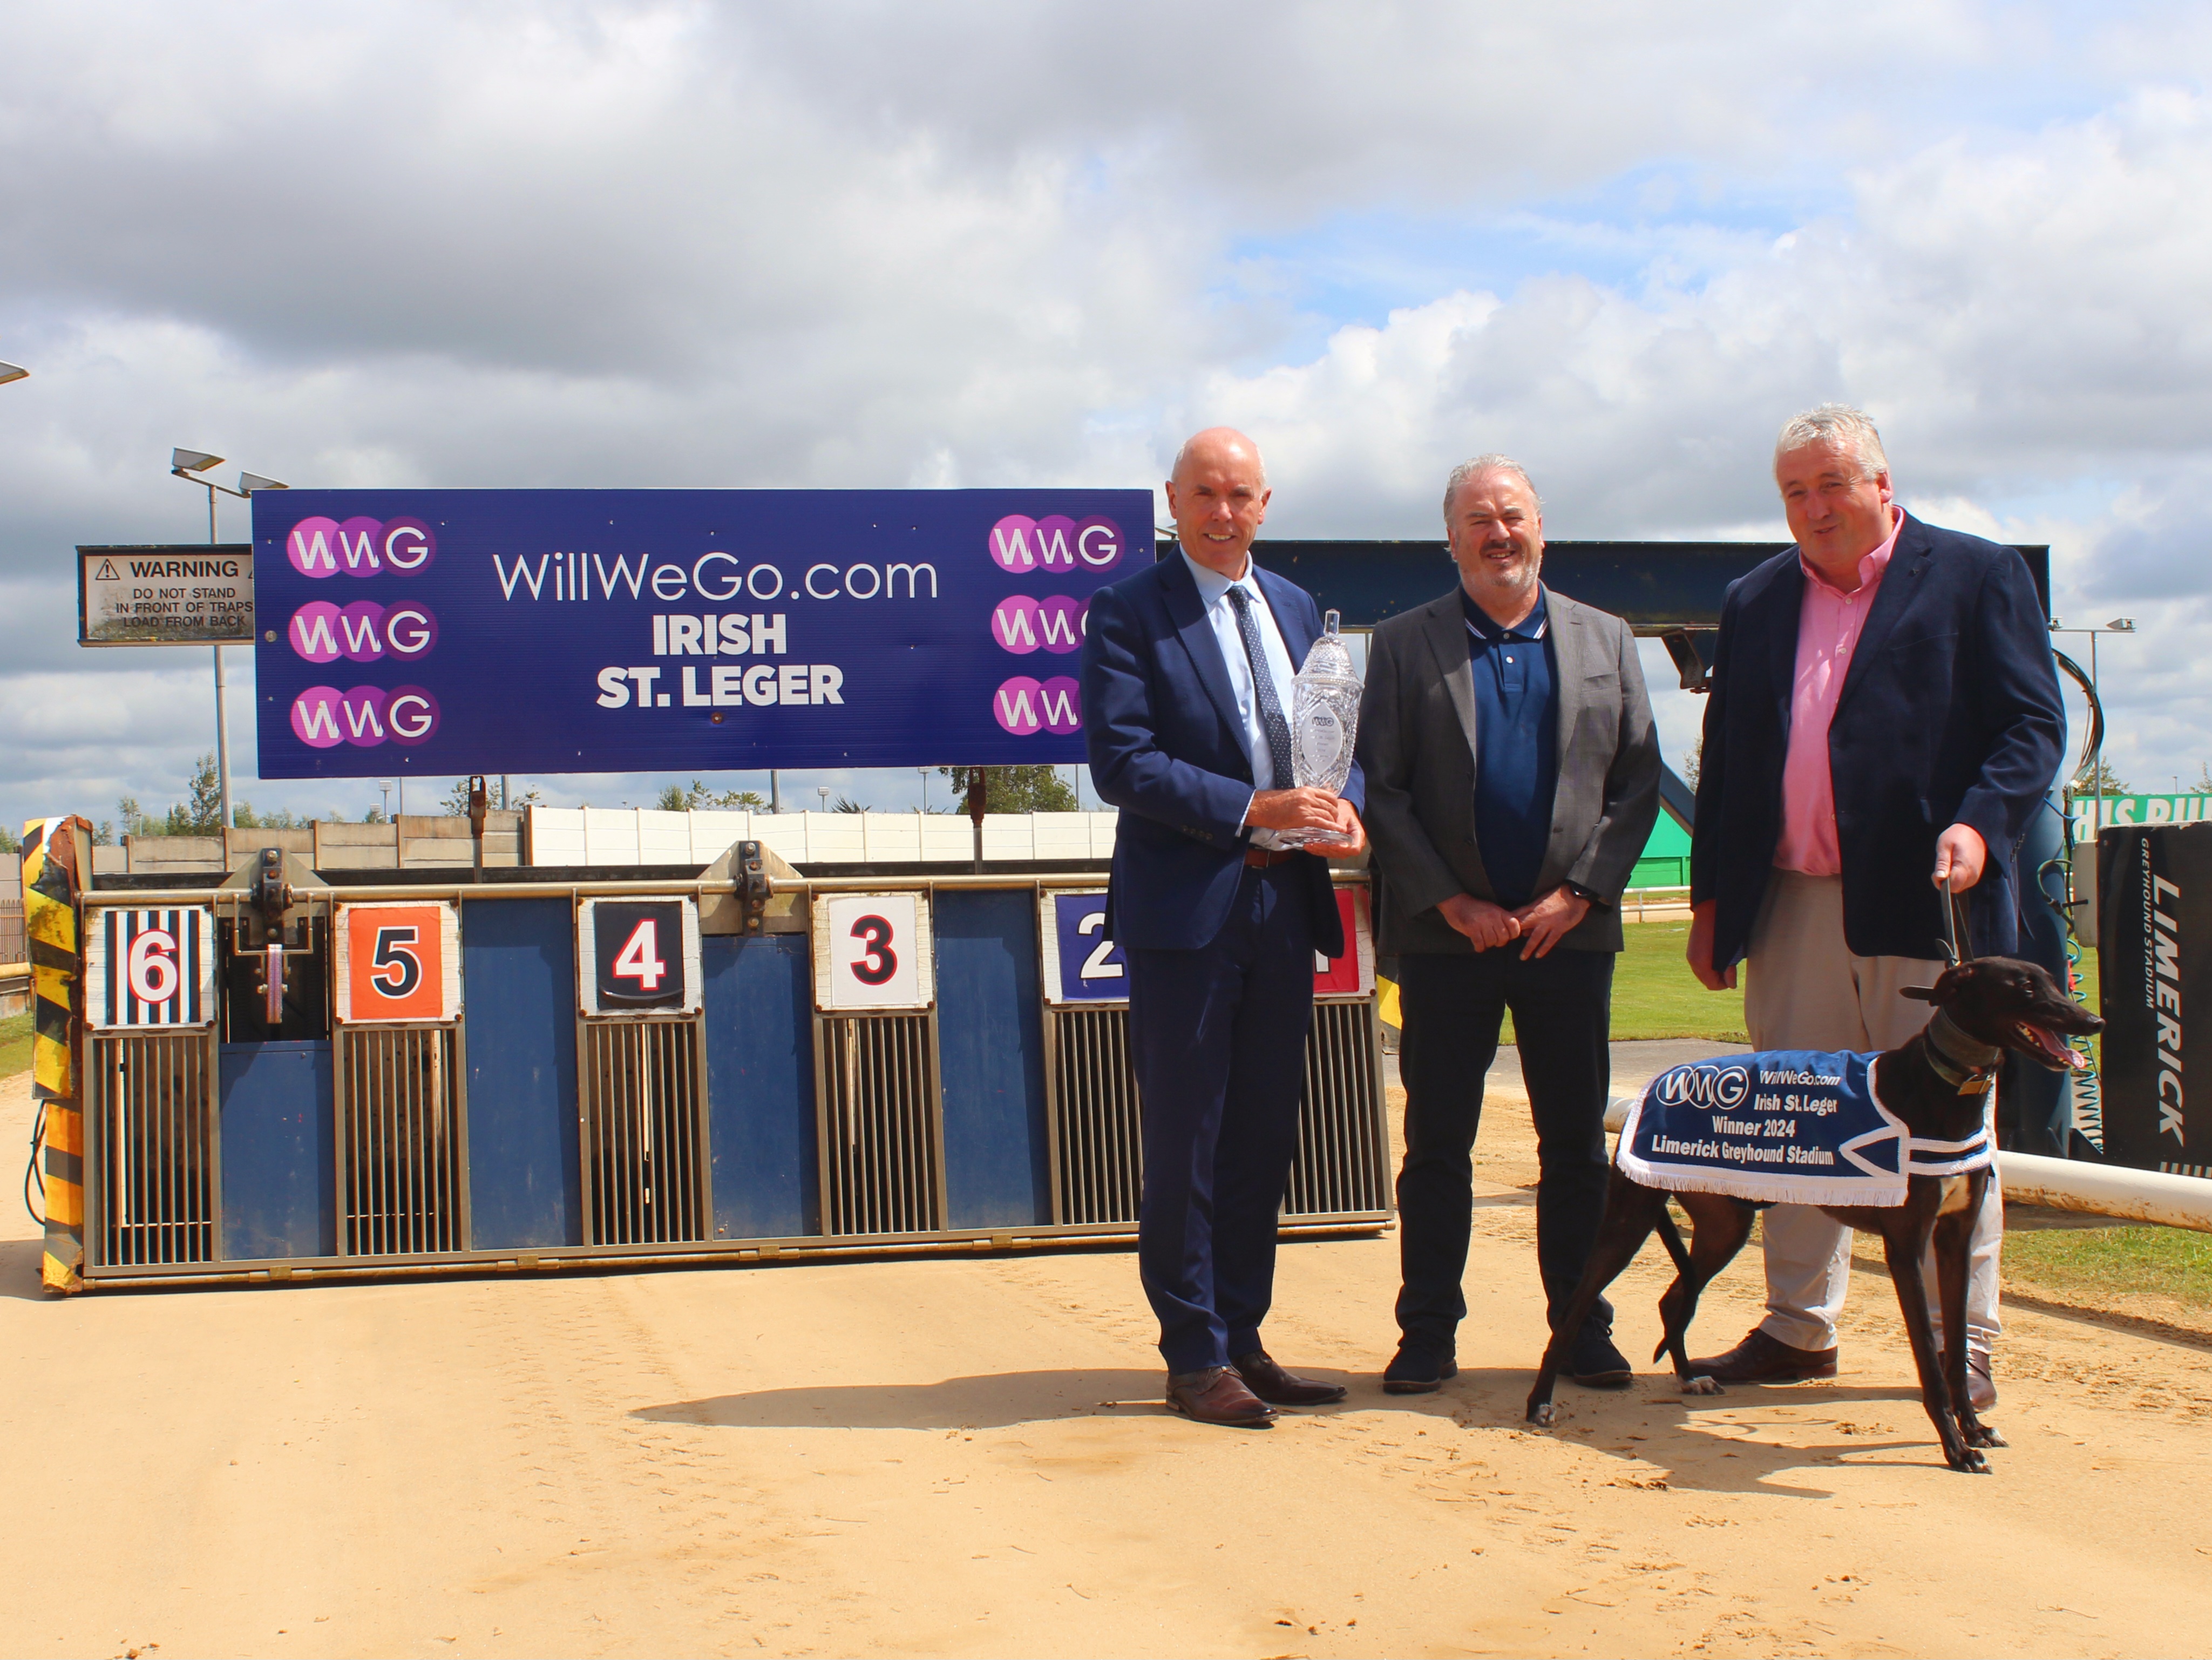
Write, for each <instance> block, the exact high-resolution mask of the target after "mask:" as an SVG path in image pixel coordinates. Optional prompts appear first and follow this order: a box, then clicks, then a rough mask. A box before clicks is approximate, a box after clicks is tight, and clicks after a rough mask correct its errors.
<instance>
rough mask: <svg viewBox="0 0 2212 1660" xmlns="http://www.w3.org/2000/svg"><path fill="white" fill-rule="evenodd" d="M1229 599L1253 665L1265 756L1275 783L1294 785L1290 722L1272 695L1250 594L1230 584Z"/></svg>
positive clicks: (1272, 679)
mask: <svg viewBox="0 0 2212 1660" xmlns="http://www.w3.org/2000/svg"><path fill="white" fill-rule="evenodd" d="M1229 603H1230V605H1232V606H1233V607H1235V609H1236V611H1237V633H1238V634H1240V635H1243V640H1244V655H1245V657H1246V659H1247V660H1249V662H1250V663H1251V665H1252V690H1253V692H1254V693H1255V695H1256V696H1258V697H1259V700H1260V730H1261V731H1262V732H1264V733H1267V758H1268V760H1270V761H1272V762H1273V763H1274V767H1275V783H1274V787H1275V788H1277V789H1279V790H1286V789H1291V788H1295V787H1297V781H1298V775H1297V773H1296V772H1295V771H1293V770H1292V769H1291V727H1290V722H1288V721H1285V720H1284V719H1283V705H1282V701H1281V700H1280V699H1279V698H1278V697H1277V696H1275V677H1274V676H1273V674H1271V673H1269V672H1267V648H1265V647H1264V646H1262V645H1261V643H1260V624H1259V623H1258V621H1257V620H1256V619H1255V617H1253V615H1252V596H1251V594H1250V593H1247V592H1246V591H1245V590H1244V589H1243V588H1241V587H1232V588H1231V589H1230V590H1229Z"/></svg>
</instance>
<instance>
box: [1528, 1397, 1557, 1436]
mask: <svg viewBox="0 0 2212 1660" xmlns="http://www.w3.org/2000/svg"><path fill="white" fill-rule="evenodd" d="M1528 1421H1529V1422H1530V1423H1532V1424H1534V1426H1536V1427H1537V1428H1538V1429H1540V1430H1547V1429H1549V1428H1551V1427H1552V1426H1553V1425H1554V1424H1556V1423H1558V1422H1559V1408H1557V1407H1555V1406H1553V1404H1552V1403H1551V1402H1549V1401H1547V1402H1544V1403H1543V1404H1542V1405H1541V1406H1534V1407H1531V1408H1528Z"/></svg>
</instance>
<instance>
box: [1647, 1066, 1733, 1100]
mask: <svg viewBox="0 0 2212 1660" xmlns="http://www.w3.org/2000/svg"><path fill="white" fill-rule="evenodd" d="M1652 1092H1653V1093H1654V1094H1655V1095H1656V1096H1657V1098H1658V1099H1659V1102H1660V1104H1662V1106H1669V1107H1679V1106H1692V1107H1733V1106H1737V1105H1740V1104H1741V1103H1742V1101H1743V1099H1744V1098H1745V1097H1746V1096H1747V1095H1749V1094H1750V1093H1751V1069H1750V1068H1749V1067H1695V1066H1692V1067H1675V1068H1674V1070H1673V1071H1672V1072H1669V1073H1666V1074H1664V1075H1663V1076H1662V1077H1661V1079H1659V1081H1658V1083H1657V1085H1656V1086H1655V1087H1654V1089H1653V1091H1652Z"/></svg>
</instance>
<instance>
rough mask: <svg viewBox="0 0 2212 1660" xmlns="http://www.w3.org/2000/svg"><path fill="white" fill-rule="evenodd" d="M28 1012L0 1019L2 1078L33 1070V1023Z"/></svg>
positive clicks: (0, 1065)
mask: <svg viewBox="0 0 2212 1660" xmlns="http://www.w3.org/2000/svg"><path fill="white" fill-rule="evenodd" d="M32 1018H33V1017H32V1016H31V1015H30V1014H29V1013H28V1012H25V1013H22V1014H11V1015H9V1016H8V1017H7V1018H5V1019H0V1078H12V1077H14V1076H15V1074H16V1073H19V1072H28V1071H29V1070H30V1069H31V1021H32Z"/></svg>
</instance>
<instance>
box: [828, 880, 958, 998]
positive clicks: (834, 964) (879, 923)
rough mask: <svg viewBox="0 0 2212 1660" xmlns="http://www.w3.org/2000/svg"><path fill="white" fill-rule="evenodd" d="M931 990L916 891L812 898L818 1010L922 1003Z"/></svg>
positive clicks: (922, 907) (925, 915)
mask: <svg viewBox="0 0 2212 1660" xmlns="http://www.w3.org/2000/svg"><path fill="white" fill-rule="evenodd" d="M936 991H937V980H936V976H935V975H934V974H933V972H932V971H931V964H930V953H929V907H928V906H927V905H926V904H924V903H922V899H921V895H920V894H918V893H839V894H832V895H829V896H828V897H817V898H816V900H815V901H814V1000H815V1001H816V1002H817V1004H819V1005H820V1006H822V1007H823V1009H824V1010H828V1011H831V1012H839V1013H842V1012H848V1011H853V1010H860V1009H920V1008H927V1007H928V1006H929V1005H930V1002H931V1001H932V1000H933V998H934V997H935V996H936Z"/></svg>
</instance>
